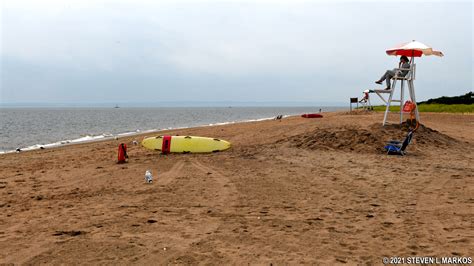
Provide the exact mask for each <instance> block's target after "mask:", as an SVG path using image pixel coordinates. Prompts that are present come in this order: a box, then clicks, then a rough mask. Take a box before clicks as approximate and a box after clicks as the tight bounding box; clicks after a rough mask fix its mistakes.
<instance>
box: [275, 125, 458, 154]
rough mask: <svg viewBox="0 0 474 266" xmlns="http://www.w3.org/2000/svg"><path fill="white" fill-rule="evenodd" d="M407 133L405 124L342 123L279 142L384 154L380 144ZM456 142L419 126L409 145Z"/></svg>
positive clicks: (449, 143) (397, 138)
mask: <svg viewBox="0 0 474 266" xmlns="http://www.w3.org/2000/svg"><path fill="white" fill-rule="evenodd" d="M407 133H408V125H407V124H406V123H403V124H402V125H398V124H397V125H386V126H384V127H383V126H382V125H381V124H380V123H374V124H371V125H370V126H369V127H368V128H360V127H356V126H344V127H338V128H331V129H317V130H314V131H312V132H307V133H304V134H301V135H297V136H293V137H291V138H287V139H286V140H282V141H279V142H289V143H290V145H291V146H293V147H298V148H303V149H310V150H318V149H322V150H343V151H349V152H350V151H355V152H362V153H384V152H385V151H384V149H383V147H384V146H385V145H386V143H387V142H388V141H390V140H400V141H403V140H404V139H405V137H406V135H407ZM457 143H458V141H457V140H456V139H453V138H451V137H449V136H447V135H445V134H442V133H440V132H438V131H436V130H433V129H431V128H429V127H425V126H424V125H420V127H419V128H418V130H417V131H416V132H415V134H414V137H413V141H412V144H411V145H410V149H411V150H414V148H413V146H419V147H427V148H430V147H432V148H447V147H450V146H453V145H455V144H457Z"/></svg>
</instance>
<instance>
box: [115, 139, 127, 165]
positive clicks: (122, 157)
mask: <svg viewBox="0 0 474 266" xmlns="http://www.w3.org/2000/svg"><path fill="white" fill-rule="evenodd" d="M127 159H128V155H127V144H125V143H120V145H119V146H118V160H117V163H126V162H127Z"/></svg>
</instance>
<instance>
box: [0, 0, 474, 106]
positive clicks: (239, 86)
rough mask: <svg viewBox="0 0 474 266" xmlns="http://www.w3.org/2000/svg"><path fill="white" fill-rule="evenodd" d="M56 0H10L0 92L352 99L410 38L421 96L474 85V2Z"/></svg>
mask: <svg viewBox="0 0 474 266" xmlns="http://www.w3.org/2000/svg"><path fill="white" fill-rule="evenodd" d="M20 3H22V1H20ZM48 3H49V4H46V5H39V6H38V5H34V4H31V2H23V5H22V4H18V3H16V4H12V3H9V4H4V6H3V7H2V42H1V45H2V49H1V54H0V56H1V62H2V65H1V73H2V77H1V89H0V102H3V103H10V102H35V101H37V102H96V101H101V102H107V101H110V102H114V101H121V102H123V101H142V100H143V101H147V102H149V101H150V99H157V101H180V100H183V101H190V100H196V101H236V100H237V101H335V102H341V101H343V102H345V101H346V99H347V98H348V97H350V96H357V95H359V94H361V92H362V90H364V89H366V88H374V87H375V86H374V84H373V81H374V80H375V79H377V78H378V77H379V76H380V75H381V74H382V72H383V71H384V70H385V69H388V68H393V67H395V65H396V63H397V59H396V58H394V57H389V56H386V55H385V52H384V51H385V49H387V48H390V47H391V46H393V45H395V44H398V43H401V42H405V41H409V40H412V39H416V40H419V41H422V42H424V43H426V44H429V45H433V46H434V48H436V49H440V50H441V51H443V52H444V53H445V54H446V56H445V57H443V58H432V57H426V58H420V59H417V62H418V73H417V81H416V86H417V94H418V99H426V98H430V97H436V96H440V95H456V94H461V93H465V92H466V91H468V90H471V89H472V75H473V74H474V73H473V69H472V65H473V56H472V3H471V2H457V3H450V2H449V3H448V2H446V3H443V2H429V3H428V2H415V3H411V4H410V8H407V6H406V5H405V4H401V3H400V2H398V1H397V2H382V3H379V2H353V3H350V2H349V3H347V2H336V3H330V2H310V1H302V2H296V3H294V2H291V1H280V2H278V3H269V2H254V3H253V2H249V1H245V2H236V1H232V2H216V1H202V2H183V1H178V2H158V3H155V2H131V1H130V2H127V1H119V2H110V1H99V2H89V3H83V2H77V1H71V2H65V1H53V2H48ZM402 3H404V2H402Z"/></svg>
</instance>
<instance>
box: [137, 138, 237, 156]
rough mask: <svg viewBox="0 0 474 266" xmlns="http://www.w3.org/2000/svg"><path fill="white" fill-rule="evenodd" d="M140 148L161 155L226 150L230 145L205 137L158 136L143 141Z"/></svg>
mask: <svg viewBox="0 0 474 266" xmlns="http://www.w3.org/2000/svg"><path fill="white" fill-rule="evenodd" d="M142 146H143V147H145V148H147V149H149V150H156V151H161V152H163V153H169V152H178V153H188V152H190V153H206V152H217V151H224V150H227V149H228V148H230V143H229V142H227V141H225V140H221V139H214V138H206V137H195V136H158V137H150V138H146V139H144V140H143V141H142Z"/></svg>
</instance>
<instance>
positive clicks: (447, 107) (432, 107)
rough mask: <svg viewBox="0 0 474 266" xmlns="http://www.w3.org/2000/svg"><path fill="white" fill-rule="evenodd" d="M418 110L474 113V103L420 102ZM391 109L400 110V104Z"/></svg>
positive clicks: (375, 107) (379, 109)
mask: <svg viewBox="0 0 474 266" xmlns="http://www.w3.org/2000/svg"><path fill="white" fill-rule="evenodd" d="M418 110H419V111H420V112H434V113H474V104H437V103H434V104H420V105H418ZM374 111H385V106H384V105H378V106H374ZM390 111H392V112H399V111H400V106H390Z"/></svg>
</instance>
